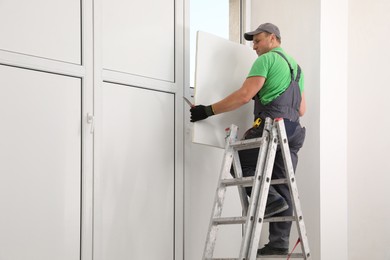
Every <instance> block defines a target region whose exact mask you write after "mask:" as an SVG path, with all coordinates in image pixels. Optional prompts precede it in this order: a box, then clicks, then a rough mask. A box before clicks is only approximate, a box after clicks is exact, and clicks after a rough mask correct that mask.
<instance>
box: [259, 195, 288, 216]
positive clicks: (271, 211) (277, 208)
mask: <svg viewBox="0 0 390 260" xmlns="http://www.w3.org/2000/svg"><path fill="white" fill-rule="evenodd" d="M287 209H288V204H287V202H286V201H285V200H284V199H283V198H280V199H278V200H275V201H274V202H272V203H270V204H269V205H267V206H266V207H265V212H264V218H269V217H271V216H273V215H275V214H278V213H280V212H283V211H285V210H287Z"/></svg>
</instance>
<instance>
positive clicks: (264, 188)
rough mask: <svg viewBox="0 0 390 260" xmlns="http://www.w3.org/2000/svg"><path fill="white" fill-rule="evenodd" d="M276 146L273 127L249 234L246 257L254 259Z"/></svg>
mask: <svg viewBox="0 0 390 260" xmlns="http://www.w3.org/2000/svg"><path fill="white" fill-rule="evenodd" d="M277 146H278V139H277V132H276V130H275V128H272V131H271V133H270V142H269V144H268V154H267V159H266V164H265V167H264V174H263V178H262V180H261V186H260V193H259V198H260V199H259V200H258V202H257V205H256V206H257V212H256V218H255V220H256V221H255V223H254V225H253V230H252V234H251V244H250V247H249V250H248V256H247V259H249V260H255V259H256V258H257V249H258V245H259V242H260V236H261V230H262V228H263V223H264V213H265V208H266V205H267V197H268V192H269V187H270V183H271V177H272V170H273V166H274V162H275V156H276V149H277Z"/></svg>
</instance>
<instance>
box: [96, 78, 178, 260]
mask: <svg viewBox="0 0 390 260" xmlns="http://www.w3.org/2000/svg"><path fill="white" fill-rule="evenodd" d="M102 98H103V100H102V101H103V103H102V104H103V112H102V113H103V114H102V137H101V140H102V145H101V148H100V149H101V158H99V161H101V163H100V169H99V171H98V172H97V173H96V174H95V176H96V187H95V227H94V228H95V231H94V233H95V240H94V241H95V247H94V248H95V258H96V259H98V260H100V259H102V260H103V259H104V260H109V259H116V260H121V259H123V260H125V259H143V260H155V259H164V260H170V259H173V253H174V152H175V151H174V129H175V128H174V95H172V94H168V93H163V92H158V91H152V90H145V89H139V88H135V87H128V86H123V85H116V84H110V83H104V84H103V87H102Z"/></svg>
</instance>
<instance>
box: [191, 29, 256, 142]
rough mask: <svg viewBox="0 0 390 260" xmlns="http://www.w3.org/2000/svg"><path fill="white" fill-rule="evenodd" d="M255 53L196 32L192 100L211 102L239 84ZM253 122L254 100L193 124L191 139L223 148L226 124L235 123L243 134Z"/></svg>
mask: <svg viewBox="0 0 390 260" xmlns="http://www.w3.org/2000/svg"><path fill="white" fill-rule="evenodd" d="M256 58H257V55H256V53H255V51H253V50H252V49H251V48H250V47H248V46H245V45H241V44H238V43H234V42H231V41H229V40H226V39H223V38H220V37H217V36H215V35H212V34H209V33H205V32H198V36H197V54H196V72H195V103H196V104H204V105H210V104H212V103H216V102H218V101H219V100H221V99H223V98H225V97H226V96H228V95H229V94H231V93H232V92H234V91H235V90H237V89H239V88H240V87H241V86H242V83H243V82H244V81H245V79H246V77H247V76H248V73H249V70H250V68H251V66H252V64H253V62H254V61H255V60H256ZM252 123H253V102H249V103H248V104H246V105H244V106H242V107H241V108H239V109H237V110H235V111H232V112H229V113H224V114H220V115H216V116H213V117H210V118H207V120H203V121H199V122H196V123H195V124H194V133H193V142H195V143H200V144H206V145H211V146H216V147H221V148H223V147H224V146H225V135H226V134H225V128H227V127H229V126H230V125H231V124H235V125H237V126H238V127H239V129H240V135H242V134H243V133H244V132H245V130H246V129H248V128H250V127H251V126H252Z"/></svg>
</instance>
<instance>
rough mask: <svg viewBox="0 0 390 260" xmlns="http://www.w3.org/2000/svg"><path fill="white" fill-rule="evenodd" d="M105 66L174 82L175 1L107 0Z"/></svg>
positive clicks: (105, 2) (103, 12)
mask: <svg viewBox="0 0 390 260" xmlns="http://www.w3.org/2000/svg"><path fill="white" fill-rule="evenodd" d="M102 2H103V8H102V15H103V21H102V24H103V34H102V42H103V67H104V68H105V69H109V70H117V71H122V72H126V73H130V74H135V75H140V76H144V77H148V78H154V79H160V80H165V81H171V82H173V81H174V69H175V68H174V58H175V55H174V51H175V30H174V21H175V12H174V7H175V6H174V0H159V1H154V0H143V1H126V0H103V1H102Z"/></svg>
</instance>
